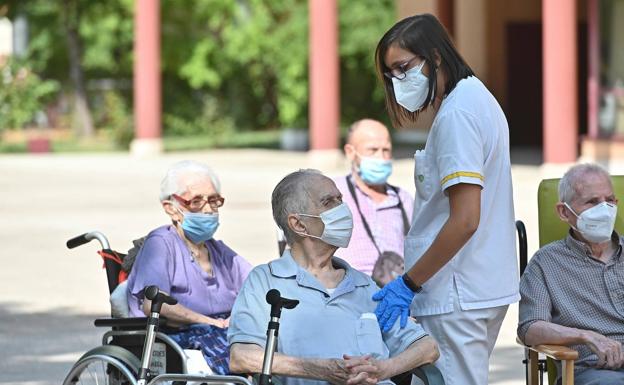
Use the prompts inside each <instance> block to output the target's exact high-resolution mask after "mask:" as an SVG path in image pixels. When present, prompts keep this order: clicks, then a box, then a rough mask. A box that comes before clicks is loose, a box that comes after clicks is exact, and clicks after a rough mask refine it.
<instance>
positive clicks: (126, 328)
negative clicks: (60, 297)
mask: <svg viewBox="0 0 624 385" xmlns="http://www.w3.org/2000/svg"><path fill="white" fill-rule="evenodd" d="M92 240H97V241H98V242H99V243H100V245H101V249H100V250H99V251H98V254H99V255H100V256H101V257H102V259H103V265H104V266H103V268H104V269H105V271H106V277H107V282H108V289H109V294H112V293H113V291H114V290H115V289H116V288H117V286H118V285H119V284H120V283H121V282H120V281H122V280H124V279H125V276H126V275H127V274H125V272H124V271H123V270H122V263H123V259H124V257H125V256H126V255H125V254H123V253H119V252H117V251H114V250H112V249H111V247H110V244H109V242H108V239H107V238H106V236H105V235H104V234H102V233H101V232H99V231H92V232H89V233H85V234H82V235H79V236H77V237H75V238H72V239H70V240H69V241H67V243H66V245H67V247H68V248H69V249H73V248H75V247H78V246H81V245H84V244H86V243H89V242H90V241H92ZM148 291H149V292H151V293H152V294H150V295H151V296H152V297H153V298H150V297H148V294H147V293H148ZM271 291H274V290H271ZM273 294H274V293H273ZM278 294H279V292H278ZM146 297H148V299H151V300H152V311H151V314H150V316H149V317H133V318H113V317H111V318H100V319H96V320H95V321H94V325H95V326H96V327H105V328H109V330H108V331H106V332H104V334H103V336H102V345H101V346H98V347H95V348H93V349H91V350H89V351H88V352H86V353H85V354H84V355H82V356H81V357H80V358H79V359H78V361H77V362H76V363H75V364H74V365H73V367H72V368H71V370H70V372H69V374H68V375H67V376H66V378H65V380H64V381H63V385H77V384H97V385H99V384H112V385H137V384H138V385H144V384H147V383H149V384H156V383H160V382H173V383H174V384H175V385H178V384H185V383H186V382H197V383H201V384H241V385H269V384H271V383H272V381H271V374H270V369H271V367H270V365H268V366H267V365H263V373H261V374H260V375H259V376H255V377H254V378H255V381H254V382H253V383H252V382H251V381H250V380H249V379H248V378H246V377H241V376H236V375H227V376H226V375H210V374H208V375H206V374H201V375H199V374H196V373H190V372H189V365H188V359H187V353H186V352H185V350H184V349H182V348H181V347H180V346H179V345H178V344H177V343H176V342H175V341H174V340H173V339H172V338H171V337H169V336H168V335H167V334H166V333H165V332H163V331H161V330H167V320H166V319H165V318H164V317H160V307H161V306H162V304H163V303H169V304H175V302H177V301H175V299H173V298H171V297H169V296H168V295H166V293H163V292H160V291H159V290H158V288H156V287H155V286H151V287H148V288H146ZM273 298H275V295H274V296H273ZM278 298H279V299H280V301H279V302H280V304H281V305H280V311H281V308H282V307H283V308H290V307H288V306H286V305H287V304H289V303H290V302H288V301H289V300H288V299H284V298H281V297H279V295H278ZM282 300H283V301H282ZM267 302H269V295H268V294H267ZM295 302H298V301H295ZM269 303H270V302H269ZM272 306H273V305H272ZM272 311H273V309H272ZM111 315H112V314H111ZM269 327H271V324H269ZM159 329H161V330H159ZM269 333H270V329H269V330H267V336H268V335H269ZM275 343H276V339H273V342H271V340H269V339H267V346H266V350H265V362H266V361H267V360H269V361H270V360H271V359H272V356H273V352H274V349H275ZM271 344H272V346H270V345H271ZM269 347H270V348H271V349H272V350H271V349H269ZM201 359H202V360H203V357H202V358H201ZM412 375H413V376H416V377H417V378H419V379H420V381H421V382H422V383H423V384H424V385H444V380H443V378H442V374H441V373H440V371H439V370H438V369H437V368H436V367H435V366H433V365H424V366H421V367H418V368H415V369H414V370H413V371H411V372H408V373H403V374H400V375H397V376H395V377H393V378H392V380H393V381H394V382H395V383H397V384H398V385H409V384H410V383H411V379H412ZM267 381H268V382H267Z"/></svg>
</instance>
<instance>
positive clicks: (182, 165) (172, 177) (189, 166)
mask: <svg viewBox="0 0 624 385" xmlns="http://www.w3.org/2000/svg"><path fill="white" fill-rule="evenodd" d="M185 175H193V176H195V177H197V178H207V179H210V181H211V182H212V185H213V186H214V188H215V190H217V193H219V194H220V193H221V182H219V178H218V177H217V174H215V173H214V171H212V169H211V168H210V167H208V166H207V165H205V164H204V163H200V162H196V161H194V160H183V161H180V162H177V163H175V164H173V165H172V166H171V167H169V169H168V170H167V174H166V175H165V177H164V178H163V180H162V182H160V201H161V202H163V201H166V200H169V199H170V197H171V195H172V194H178V195H180V194H183V193H184V192H186V188H187V186H183V185H182V184H181V183H180V180H181V179H182V178H181V177H182V176H185Z"/></svg>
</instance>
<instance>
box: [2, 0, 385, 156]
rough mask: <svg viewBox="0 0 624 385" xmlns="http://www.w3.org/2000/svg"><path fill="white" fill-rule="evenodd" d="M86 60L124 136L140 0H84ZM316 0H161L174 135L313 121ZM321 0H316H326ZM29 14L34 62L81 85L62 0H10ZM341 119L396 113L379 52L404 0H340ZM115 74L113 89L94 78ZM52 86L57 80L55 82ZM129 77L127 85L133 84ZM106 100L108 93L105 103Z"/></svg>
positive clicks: (94, 100)
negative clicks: (311, 44)
mask: <svg viewBox="0 0 624 385" xmlns="http://www.w3.org/2000/svg"><path fill="white" fill-rule="evenodd" d="M75 1H76V4H77V8H78V13H79V15H80V17H79V25H78V31H79V35H80V39H81V43H82V48H83V49H82V66H83V69H84V72H85V78H86V81H87V86H88V93H89V97H90V102H91V105H92V106H93V108H94V116H95V121H96V124H97V126H98V128H103V129H107V130H112V131H111V132H116V133H115V134H113V136H115V137H116V138H117V140H118V142H119V144H121V145H124V143H125V142H127V140H129V138H130V136H129V134H128V132H129V131H131V129H132V124H131V122H132V119H131V109H130V105H131V104H130V100H131V94H130V86H129V85H130V84H131V79H132V71H133V68H132V66H133V51H132V49H133V23H134V21H133V13H134V6H135V1H133V0H107V1H92V0H75ZM308 1H311V0H270V1H269V0H160V4H161V50H162V53H161V69H162V79H163V116H164V119H163V123H164V130H165V134H166V135H167V136H173V135H176V136H180V135H182V136H193V135H208V136H210V135H213V136H215V137H220V138H223V137H225V136H228V135H232V133H233V132H245V131H250V130H272V129H279V128H286V127H307V126H308V116H307V115H308V93H309V85H308V55H309V53H308ZM314 1H316V0H314ZM1 4H7V5H8V6H9V8H8V9H9V14H8V16H9V17H10V18H13V17H15V15H17V14H18V13H23V14H25V15H26V16H27V18H28V21H29V28H30V31H29V36H30V46H29V55H28V63H29V66H30V68H31V69H33V70H34V71H35V72H37V73H38V74H40V75H41V76H42V78H44V79H53V80H54V81H56V83H55V84H57V85H59V84H60V85H62V86H63V88H64V89H68V88H70V87H71V83H70V82H69V65H68V54H67V37H66V36H65V29H64V24H63V23H64V14H63V12H64V11H63V4H64V3H63V2H62V1H49V0H0V5H1ZM338 7H339V29H340V30H339V36H340V48H339V49H340V52H339V55H340V70H341V74H340V86H341V111H342V114H341V120H342V123H343V125H348V124H349V123H351V122H352V121H353V120H356V119H360V118H362V117H371V118H377V119H384V117H385V113H384V107H383V95H382V92H383V90H382V89H381V87H380V86H379V85H378V84H377V80H376V78H375V75H374V60H373V53H374V50H375V47H376V44H377V42H378V40H379V39H380V38H381V36H382V34H383V33H384V32H385V31H386V30H387V29H388V28H389V27H390V26H391V25H392V24H393V23H394V21H395V10H394V1H393V0H358V1H351V0H338ZM99 79H110V80H113V84H115V89H113V90H112V91H111V92H112V93H111V94H107V92H108V91H107V90H101V89H94V87H93V80H99ZM44 84H51V83H45V82H44ZM123 84H126V85H127V86H126V87H127V88H124V86H123ZM98 100H104V102H98Z"/></svg>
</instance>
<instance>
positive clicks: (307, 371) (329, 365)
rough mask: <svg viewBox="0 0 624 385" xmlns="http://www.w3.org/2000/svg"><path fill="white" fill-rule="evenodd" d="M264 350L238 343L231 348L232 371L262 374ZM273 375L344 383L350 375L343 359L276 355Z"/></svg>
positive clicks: (256, 346)
mask: <svg viewBox="0 0 624 385" xmlns="http://www.w3.org/2000/svg"><path fill="white" fill-rule="evenodd" d="M263 358H264V349H262V348H261V347H260V346H258V345H254V344H241V343H236V344H233V345H232V346H231V347H230V370H231V371H232V372H233V373H260V371H261V370H262V361H263ZM271 370H272V373H273V374H276V375H281V376H291V377H302V378H313V379H319V380H325V381H329V382H332V383H343V382H345V381H346V379H347V377H348V375H349V373H348V372H347V371H346V369H344V362H343V360H341V359H315V358H299V357H292V356H287V355H284V354H280V353H275V355H274V356H273V366H272V368H271Z"/></svg>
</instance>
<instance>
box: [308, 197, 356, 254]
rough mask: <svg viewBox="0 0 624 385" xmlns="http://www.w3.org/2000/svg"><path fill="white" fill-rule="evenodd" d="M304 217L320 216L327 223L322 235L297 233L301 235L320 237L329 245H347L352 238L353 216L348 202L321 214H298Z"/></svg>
mask: <svg viewBox="0 0 624 385" xmlns="http://www.w3.org/2000/svg"><path fill="white" fill-rule="evenodd" d="M298 215H301V216H304V217H312V218H320V219H321V221H323V224H324V225H325V229H324V230H323V234H321V236H320V237H318V236H316V235H312V234H306V233H297V234H299V235H303V236H307V237H312V238H316V239H320V240H321V241H323V242H325V243H327V244H328V245H332V246H336V247H347V246H349V241H350V240H351V232H352V231H353V217H352V216H351V210H349V206H347V205H346V203H341V204H339V205H338V206H336V207H334V208H332V209H329V210H326V211H323V212H322V213H321V214H320V215H310V214H298Z"/></svg>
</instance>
